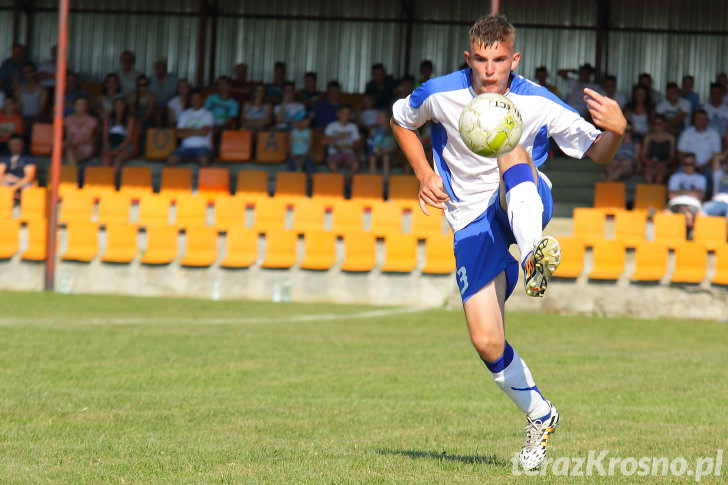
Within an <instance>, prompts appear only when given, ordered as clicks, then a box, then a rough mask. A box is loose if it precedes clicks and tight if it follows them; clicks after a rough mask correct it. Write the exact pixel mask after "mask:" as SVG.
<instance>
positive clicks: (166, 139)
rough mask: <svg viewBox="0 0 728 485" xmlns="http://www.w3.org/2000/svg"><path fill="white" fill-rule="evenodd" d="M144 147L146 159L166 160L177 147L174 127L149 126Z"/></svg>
mask: <svg viewBox="0 0 728 485" xmlns="http://www.w3.org/2000/svg"><path fill="white" fill-rule="evenodd" d="M144 147H145V153H144V158H146V159H147V160H166V159H167V157H169V154H170V153H172V152H173V151H174V150H175V149H176V148H177V133H176V131H175V130H174V128H149V129H147V139H146V143H145V145H144Z"/></svg>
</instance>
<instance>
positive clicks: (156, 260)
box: [141, 226, 177, 264]
mask: <svg viewBox="0 0 728 485" xmlns="http://www.w3.org/2000/svg"><path fill="white" fill-rule="evenodd" d="M176 258H177V228H176V227H174V226H149V227H147V248H146V250H145V251H144V255H143V256H142V259H141V262H142V263H143V264H169V263H171V262H172V261H174V260H175V259H176Z"/></svg>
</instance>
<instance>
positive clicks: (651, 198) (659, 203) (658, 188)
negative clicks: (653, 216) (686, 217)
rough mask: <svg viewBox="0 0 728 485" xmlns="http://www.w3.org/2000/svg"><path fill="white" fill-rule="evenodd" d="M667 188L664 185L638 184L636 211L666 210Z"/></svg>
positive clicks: (635, 197) (635, 198)
mask: <svg viewBox="0 0 728 485" xmlns="http://www.w3.org/2000/svg"><path fill="white" fill-rule="evenodd" d="M666 200H667V187H666V186H665V185H662V184H637V187H636V188H635V195H634V207H633V208H634V209H638V210H654V211H661V210H662V209H664V208H665V201H666Z"/></svg>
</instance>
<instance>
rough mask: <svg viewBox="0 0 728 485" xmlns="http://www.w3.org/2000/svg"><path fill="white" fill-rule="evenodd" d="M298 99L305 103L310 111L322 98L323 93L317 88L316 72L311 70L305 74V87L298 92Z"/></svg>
mask: <svg viewBox="0 0 728 485" xmlns="http://www.w3.org/2000/svg"><path fill="white" fill-rule="evenodd" d="M296 99H298V100H299V101H300V102H302V103H303V104H305V105H306V108H307V109H308V110H309V111H310V110H312V109H313V107H314V105H315V104H316V102H317V101H318V100H319V99H321V93H320V92H319V91H318V90H317V89H316V73H315V72H313V71H309V72H307V73H306V74H305V75H304V76H303V89H302V90H300V91H299V92H298V93H296Z"/></svg>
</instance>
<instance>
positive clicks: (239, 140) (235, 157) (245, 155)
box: [218, 130, 252, 162]
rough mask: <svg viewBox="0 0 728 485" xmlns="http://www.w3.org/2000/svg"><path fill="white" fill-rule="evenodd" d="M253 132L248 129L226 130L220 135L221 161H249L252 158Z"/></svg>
mask: <svg viewBox="0 0 728 485" xmlns="http://www.w3.org/2000/svg"><path fill="white" fill-rule="evenodd" d="M251 145H252V134H251V133H250V131H248V130H225V131H223V132H222V136H221V137H220V156H219V157H218V160H220V161H221V162H247V161H248V160H250V154H251V148H252V146H251Z"/></svg>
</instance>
